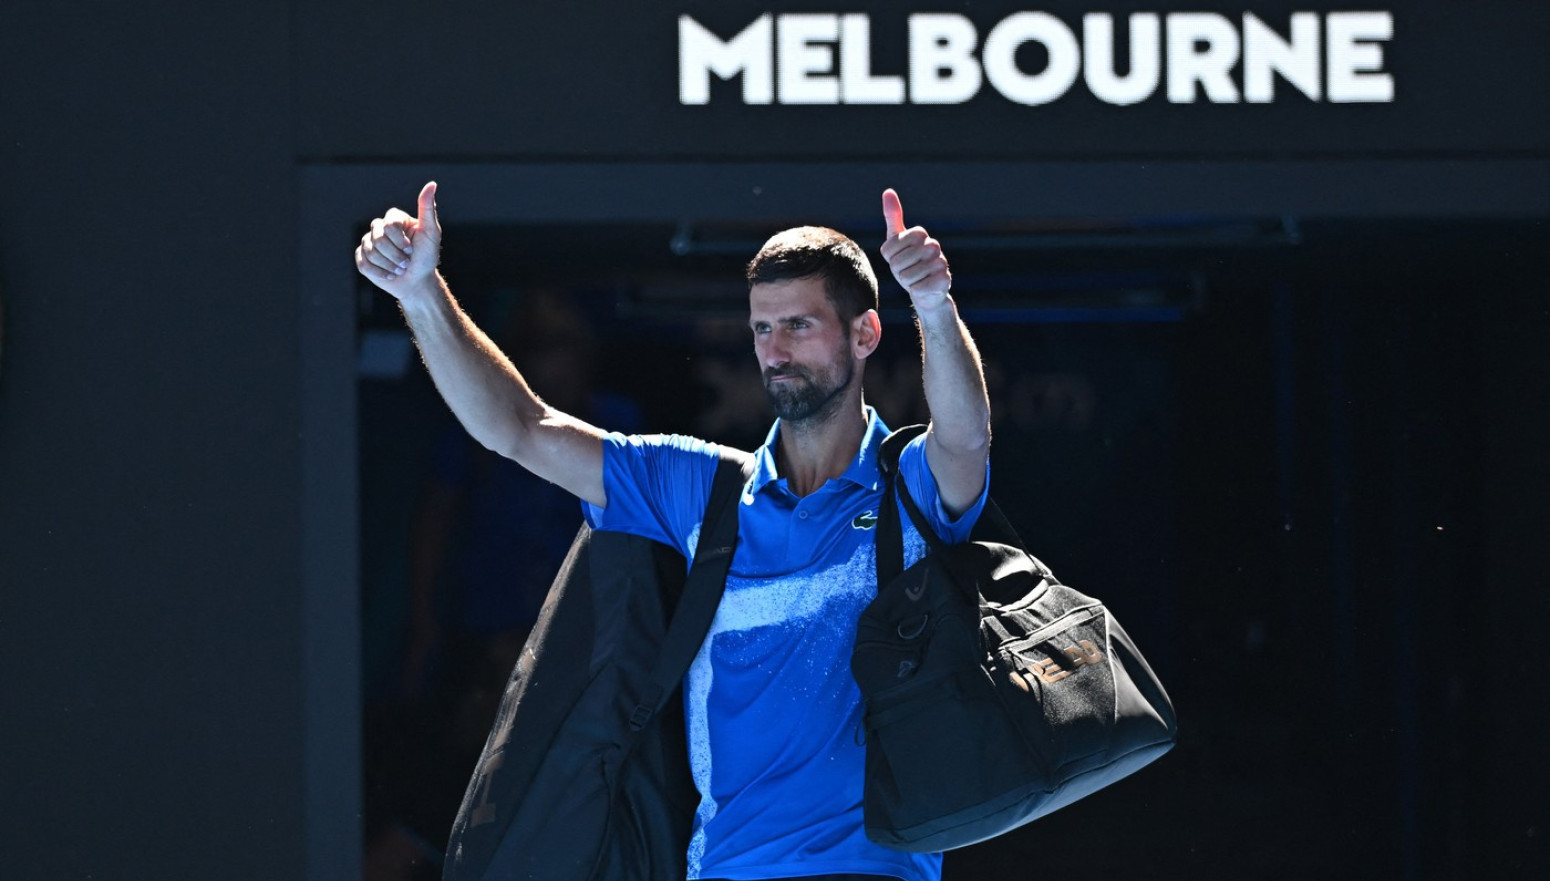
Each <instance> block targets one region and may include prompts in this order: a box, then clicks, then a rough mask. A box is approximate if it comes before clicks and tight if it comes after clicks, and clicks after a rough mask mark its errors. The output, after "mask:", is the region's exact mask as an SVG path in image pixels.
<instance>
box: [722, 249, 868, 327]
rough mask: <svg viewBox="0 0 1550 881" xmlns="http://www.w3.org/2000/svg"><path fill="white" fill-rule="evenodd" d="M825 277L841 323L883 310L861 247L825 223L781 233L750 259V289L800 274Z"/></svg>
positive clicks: (824, 284)
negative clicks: (873, 310) (878, 307)
mask: <svg viewBox="0 0 1550 881" xmlns="http://www.w3.org/2000/svg"><path fill="white" fill-rule="evenodd" d="M815 276H816V277H818V278H822V279H823V286H824V291H825V292H826V293H827V294H828V295H829V302H831V303H833V304H834V311H835V312H836V313H838V315H839V317H840V322H841V323H842V324H844V325H846V326H847V327H848V326H849V325H850V320H851V319H852V318H855V317H856V316H857V315H860V314H861V313H863V312H865V311H866V310H868V309H876V308H877V276H876V275H875V274H874V273H873V272H872V264H871V262H870V261H868V260H867V256H866V252H865V251H863V250H861V246H860V245H858V244H856V243H855V242H854V241H851V239H850V237H848V236H846V235H844V234H843V233H838V232H835V231H834V230H832V229H829V228H828V227H824V226H799V227H795V228H793V229H788V230H784V231H782V232H778V233H776V234H775V235H773V236H771V237H770V240H769V241H767V242H765V243H764V247H762V248H760V249H759V253H757V254H755V255H754V256H753V259H752V260H750V261H748V287H749V288H752V287H753V286H754V285H756V284H769V283H770V282H777V281H792V280H795V279H799V278H813V277H815Z"/></svg>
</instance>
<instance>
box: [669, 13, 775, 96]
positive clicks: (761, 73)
mask: <svg viewBox="0 0 1550 881" xmlns="http://www.w3.org/2000/svg"><path fill="white" fill-rule="evenodd" d="M774 69H775V65H774V63H773V60H772V59H771V58H770V17H769V15H768V14H766V15H761V16H759V17H758V18H756V19H754V21H753V24H750V25H749V26H748V27H746V28H743V30H742V32H741V33H739V34H738V35H737V36H735V37H733V38H732V39H731V40H728V41H727V42H725V43H723V42H722V41H721V39H720V38H719V37H717V36H716V35H715V34H713V33H711V32H710V31H708V30H706V29H705V28H704V27H703V26H701V25H700V23H699V22H697V21H695V20H694V19H692V18H690V17H689V16H687V15H680V16H679V17H678V102H679V103H680V104H708V103H710V75H711V74H712V73H714V74H715V75H716V76H719V77H721V78H722V79H724V80H730V79H731V78H732V77H734V76H737V75H738V74H739V73H741V74H742V75H743V103H744V104H768V103H770V101H771V100H772V99H773V98H774V97H775V87H774V82H775V79H774Z"/></svg>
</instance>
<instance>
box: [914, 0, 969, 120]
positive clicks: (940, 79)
mask: <svg viewBox="0 0 1550 881" xmlns="http://www.w3.org/2000/svg"><path fill="white" fill-rule="evenodd" d="M978 42H979V35H978V34H976V33H975V31H974V23H973V22H971V21H969V20H968V19H967V18H964V17H963V16H961V15H955V14H953V13H950V12H940V13H938V12H922V13H919V14H917V15H912V16H910V101H911V102H912V103H915V104H962V103H963V102H965V101H967V100H969V99H970V98H973V97H974V96H975V94H977V93H978V92H979V90H980V66H979V64H978V63H977V62H976V61H975V60H974V47H975V44H976V43H978Z"/></svg>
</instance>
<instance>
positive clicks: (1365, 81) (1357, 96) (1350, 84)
mask: <svg viewBox="0 0 1550 881" xmlns="http://www.w3.org/2000/svg"><path fill="white" fill-rule="evenodd" d="M1324 24H1325V28H1326V30H1327V36H1326V39H1327V40H1328V42H1329V59H1328V68H1329V100H1331V101H1333V102H1336V103H1341V104H1344V103H1354V102H1358V101H1381V102H1388V101H1393V100H1394V78H1393V77H1392V76H1390V75H1389V74H1386V73H1380V72H1379V71H1381V70H1382V69H1383V47H1381V46H1374V45H1372V43H1373V42H1376V41H1379V40H1389V39H1392V38H1393V36H1394V17H1393V16H1392V15H1390V14H1389V13H1387V12H1331V13H1330V14H1329V18H1328V19H1326V20H1325V22H1324Z"/></svg>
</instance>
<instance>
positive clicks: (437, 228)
mask: <svg viewBox="0 0 1550 881" xmlns="http://www.w3.org/2000/svg"><path fill="white" fill-rule="evenodd" d="M415 219H416V221H418V223H419V230H418V231H419V232H423V233H426V234H428V235H429V236H430V240H431V243H432V244H435V243H438V242H440V241H441V221H440V219H438V218H437V216H436V182H435V181H431V182H430V183H428V184H426V185H425V187H424V188H423V189H421V190H420V207H419V216H418V217H416V218H415Z"/></svg>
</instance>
